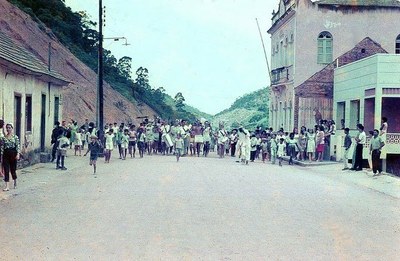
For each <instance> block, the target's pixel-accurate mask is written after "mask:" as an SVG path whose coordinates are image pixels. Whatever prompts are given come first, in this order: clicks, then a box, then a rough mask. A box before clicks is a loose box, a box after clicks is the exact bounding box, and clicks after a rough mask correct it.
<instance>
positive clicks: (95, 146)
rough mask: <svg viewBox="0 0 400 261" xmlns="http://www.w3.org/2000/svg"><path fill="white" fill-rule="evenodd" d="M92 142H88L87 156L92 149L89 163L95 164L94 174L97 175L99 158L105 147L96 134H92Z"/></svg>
mask: <svg viewBox="0 0 400 261" xmlns="http://www.w3.org/2000/svg"><path fill="white" fill-rule="evenodd" d="M90 139H91V142H90V143H89V144H88V150H87V151H86V153H85V155H84V156H86V155H87V154H88V153H89V151H90V160H89V165H90V166H92V165H93V175H96V162H97V158H98V157H99V153H100V151H101V150H102V149H103V148H102V146H101V144H100V143H99V141H98V140H97V136H96V135H92V136H90Z"/></svg>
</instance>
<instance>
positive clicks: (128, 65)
mask: <svg viewBox="0 0 400 261" xmlns="http://www.w3.org/2000/svg"><path fill="white" fill-rule="evenodd" d="M117 68H118V71H119V75H121V76H122V77H124V78H126V79H128V80H130V79H131V69H132V58H131V57H128V56H124V57H122V58H121V59H119V60H118V64H117Z"/></svg>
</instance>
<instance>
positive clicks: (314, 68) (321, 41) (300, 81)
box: [268, 0, 400, 131]
mask: <svg viewBox="0 0 400 261" xmlns="http://www.w3.org/2000/svg"><path fill="white" fill-rule="evenodd" d="M399 17H400V2H399V1H396V0H369V1H361V0H358V1H354V0H340V1H339V0H320V1H311V0H280V1H279V7H278V9H277V10H276V11H274V12H273V14H272V25H271V27H270V28H269V30H268V33H269V34H270V35H271V66H272V68H271V74H272V83H271V92H270V93H271V97H270V106H269V108H270V111H269V119H270V126H271V127H273V128H274V129H278V128H280V127H283V128H284V129H285V130H288V131H291V130H292V129H293V127H300V126H302V125H305V126H306V127H313V126H314V125H315V124H316V122H315V118H314V115H315V114H316V113H321V115H322V118H324V119H332V117H333V96H332V94H333V90H332V88H333V83H332V81H330V83H329V84H330V85H329V84H325V82H323V81H319V80H318V79H313V78H312V77H313V76H314V75H315V74H316V73H317V72H319V71H321V70H323V69H324V68H325V67H326V66H328V65H329V64H331V63H333V62H335V61H336V59H337V58H339V57H340V56H342V55H343V54H345V53H346V52H348V51H349V50H351V49H353V48H354V47H355V46H356V45H357V44H358V43H360V42H361V41H362V40H363V39H365V38H367V37H369V38H370V39H373V40H374V41H375V42H377V43H379V45H380V46H381V47H382V48H383V49H384V50H386V51H387V52H388V53H392V54H394V53H397V54H400V19H399ZM360 58H364V56H361V57H360ZM330 77H331V78H333V70H331V76H330ZM306 81H308V82H307V84H304V83H306ZM311 81H313V84H310V83H311ZM312 88H315V90H313V89H312ZM324 88H325V89H328V88H330V89H331V90H330V93H331V94H330V95H328V96H326V95H318V93H320V91H321V90H322V91H323V89H324ZM306 92H309V93H311V95H309V94H306V95H303V96H301V95H299V94H300V93H302V94H304V93H306ZM313 93H314V94H313Z"/></svg>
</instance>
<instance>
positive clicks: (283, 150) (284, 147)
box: [276, 138, 286, 167]
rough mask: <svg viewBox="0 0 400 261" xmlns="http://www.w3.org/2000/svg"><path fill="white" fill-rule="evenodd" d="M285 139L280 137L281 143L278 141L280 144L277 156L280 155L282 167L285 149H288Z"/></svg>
mask: <svg viewBox="0 0 400 261" xmlns="http://www.w3.org/2000/svg"><path fill="white" fill-rule="evenodd" d="M284 141H285V139H284V138H280V139H279V143H278V146H277V153H276V154H277V156H278V159H279V166H281V167H282V159H283V156H284V155H285V151H286V145H285V142H284Z"/></svg>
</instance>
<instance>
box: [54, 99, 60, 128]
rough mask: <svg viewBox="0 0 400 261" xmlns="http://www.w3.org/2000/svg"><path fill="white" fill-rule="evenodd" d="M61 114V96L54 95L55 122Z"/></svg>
mask: <svg viewBox="0 0 400 261" xmlns="http://www.w3.org/2000/svg"><path fill="white" fill-rule="evenodd" d="M59 114H60V97H54V123H56V121H58V117H59Z"/></svg>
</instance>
